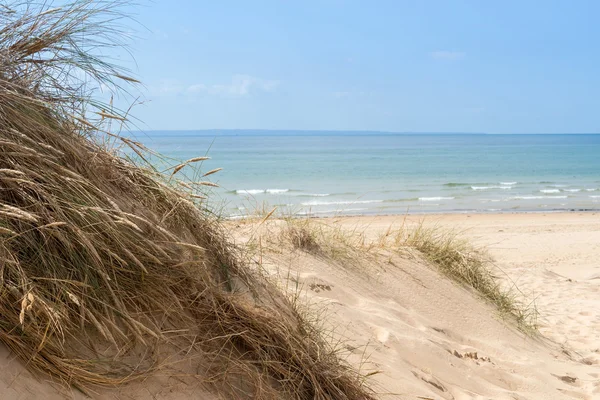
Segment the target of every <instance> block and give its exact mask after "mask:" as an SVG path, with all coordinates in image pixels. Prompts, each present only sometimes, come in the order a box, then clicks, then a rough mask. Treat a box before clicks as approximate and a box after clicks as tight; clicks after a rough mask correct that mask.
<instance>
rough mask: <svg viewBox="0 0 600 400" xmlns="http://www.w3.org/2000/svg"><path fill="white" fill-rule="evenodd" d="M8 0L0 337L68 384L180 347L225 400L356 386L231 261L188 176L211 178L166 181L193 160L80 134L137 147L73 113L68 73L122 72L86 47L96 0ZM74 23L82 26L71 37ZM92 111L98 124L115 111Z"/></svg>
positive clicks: (101, 18)
mask: <svg viewBox="0 0 600 400" xmlns="http://www.w3.org/2000/svg"><path fill="white" fill-rule="evenodd" d="M24 4H25V5H28V6H29V8H24V6H23V4H16V5H15V8H14V9H11V8H10V6H8V7H6V8H0V16H1V17H2V18H3V21H6V23H5V26H4V28H2V29H1V30H0V315H1V316H2V317H1V318H0V342H2V343H4V344H5V345H6V346H8V347H9V348H10V349H11V350H12V351H13V352H14V353H15V354H17V355H18V356H19V357H20V358H21V359H22V360H23V361H24V362H25V363H26V365H27V367H28V368H29V369H31V370H33V371H41V372H45V373H47V374H50V375H51V376H53V377H54V378H59V379H61V380H62V381H63V382H64V383H66V384H70V385H74V386H76V387H79V388H84V387H86V386H89V385H117V384H122V383H125V382H127V381H130V380H132V379H137V378H141V377H144V376H147V375H148V374H151V373H152V372H153V371H155V370H156V369H158V368H161V366H164V365H165V364H166V360H167V359H168V360H169V362H172V360H174V359H180V360H186V362H190V363H192V364H193V366H194V368H193V369H194V373H193V374H194V375H195V376H196V377H197V378H198V379H201V380H202V381H204V382H205V383H206V384H207V385H208V386H209V387H210V388H212V389H213V390H214V391H217V392H219V393H220V394H221V395H222V396H224V397H225V398H248V399H250V398H252V399H254V398H256V399H280V398H288V399H370V398H372V394H371V392H370V390H369V389H368V387H367V386H365V384H364V380H363V379H362V377H361V376H359V374H358V373H357V372H355V371H354V370H353V369H352V368H350V367H349V366H348V365H346V364H344V363H343V362H342V361H340V359H339V358H338V356H337V354H336V352H335V351H334V350H333V348H332V347H331V346H330V345H329V344H328V342H327V341H326V340H325V339H324V338H323V337H322V335H321V333H320V332H319V330H318V329H315V327H314V326H312V325H311V324H310V323H308V322H307V320H306V319H305V318H304V317H303V316H302V315H301V314H300V313H299V312H298V310H297V309H296V308H295V306H294V304H293V303H292V302H291V301H290V300H289V299H288V297H286V296H285V295H283V294H282V293H281V292H280V291H278V290H277V289H276V288H275V287H274V286H273V285H272V284H270V283H269V282H268V281H267V280H266V279H264V278H263V277H261V276H260V275H258V274H255V273H253V272H251V271H250V270H249V269H248V268H247V266H246V265H245V264H244V263H243V262H242V261H241V260H242V259H241V257H240V256H239V254H238V251H237V250H236V249H235V247H233V246H232V245H230V244H229V242H228V240H227V238H226V236H225V234H224V233H223V230H222V229H221V226H220V225H219V223H218V221H217V219H216V217H214V216H213V215H212V214H211V213H209V212H208V210H206V209H205V208H204V203H203V202H202V200H203V199H202V197H203V196H204V194H203V192H201V190H202V187H212V186H216V185H215V184H214V183H212V182H209V181H201V182H196V183H189V182H187V183H185V184H183V183H182V184H177V182H176V181H173V180H172V179H171V176H172V172H173V171H174V170H177V169H178V170H177V171H176V172H180V171H182V170H184V168H186V167H187V166H188V165H189V164H192V163H195V162H198V161H202V159H204V158H203V157H200V158H197V159H192V160H188V161H187V162H185V163H183V164H179V165H177V166H176V167H174V168H172V169H171V170H170V171H171V175H167V176H164V175H162V174H159V173H158V172H156V170H155V169H153V168H150V167H148V166H147V167H145V168H141V167H139V166H136V165H135V164H133V163H132V162H131V161H128V160H127V159H125V158H122V157H119V156H118V155H115V154H116V152H115V151H114V149H113V148H106V147H104V146H102V145H100V144H98V143H99V141H97V140H95V139H94V138H96V137H98V136H103V137H106V136H111V137H113V138H114V139H115V140H117V141H121V142H122V143H123V144H125V145H126V146H128V147H129V148H130V149H131V150H132V151H133V152H134V153H135V154H136V155H137V156H138V157H139V158H140V159H141V160H145V159H146V158H147V154H148V153H147V151H146V149H144V148H143V146H141V145H140V144H139V143H136V142H135V141H133V140H132V139H129V138H120V137H118V136H114V135H113V134H112V133H110V132H108V131H104V132H102V130H101V129H100V127H99V126H98V125H96V124H95V122H94V121H91V120H87V119H86V117H85V115H89V114H90V108H93V105H94V103H93V102H91V99H90V97H89V96H88V93H82V92H81V91H80V89H81V88H80V87H79V86H78V85H77V79H76V78H77V76H80V74H81V73H83V74H85V75H87V76H88V78H92V79H94V80H95V81H96V82H97V83H105V82H106V83H111V82H113V81H112V80H113V79H117V80H118V79H120V80H122V81H125V82H127V83H129V82H134V81H135V79H133V78H129V77H127V76H126V75H124V74H123V73H121V72H120V71H119V70H118V69H117V68H115V67H113V66H110V65H108V64H106V63H104V62H103V61H102V60H101V59H100V58H99V57H94V56H93V55H92V53H89V51H90V50H91V49H94V48H95V46H97V45H98V44H99V43H98V41H99V40H101V38H105V39H106V38H107V37H110V24H111V23H112V21H114V19H113V17H114V16H115V14H114V13H113V11H112V9H111V8H110V7H108V6H107V3H104V2H92V1H79V2H75V3H73V4H71V5H66V6H64V7H62V8H58V9H53V10H48V9H47V8H45V7H46V6H44V5H43V4H42V5H37V3H34V2H26V3H24ZM107 21H108V22H107ZM103 24H104V25H103ZM105 24H109V27H108V28H106V25H105ZM83 32H84V33H85V34H86V35H85V37H88V36H90V35H92V34H94V33H96V35H95V36H93V38H94V39H90V41H89V42H84V43H82V42H81V41H80V39H79V38H80V37H83V35H80V34H81V33H83ZM107 32H108V33H107ZM86 40H87V39H86ZM109 43H110V41H109ZM100 44H101V43H100ZM106 109H107V110H109V111H106V110H105V109H100V110H99V111H98V115H100V116H101V117H103V118H104V124H105V125H104V126H106V124H109V122H110V120H117V121H121V120H124V119H125V116H124V115H120V114H119V113H118V112H116V111H114V110H111V109H110V108H106ZM86 112H87V114H86ZM107 120H108V121H107ZM209 172H210V171H209ZM214 172H216V171H214ZM205 175H210V174H209V173H208V172H207V173H206V174H205Z"/></svg>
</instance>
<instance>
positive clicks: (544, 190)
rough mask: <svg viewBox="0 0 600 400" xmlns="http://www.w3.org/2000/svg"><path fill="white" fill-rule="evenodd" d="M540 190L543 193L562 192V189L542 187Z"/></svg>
mask: <svg viewBox="0 0 600 400" xmlns="http://www.w3.org/2000/svg"><path fill="white" fill-rule="evenodd" d="M540 192H542V193H560V190H558V189H542V190H540Z"/></svg>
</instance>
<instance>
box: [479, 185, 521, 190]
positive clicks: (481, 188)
mask: <svg viewBox="0 0 600 400" xmlns="http://www.w3.org/2000/svg"><path fill="white" fill-rule="evenodd" d="M471 189H473V190H488V189H512V186H471Z"/></svg>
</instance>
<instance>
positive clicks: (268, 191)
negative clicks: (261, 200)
mask: <svg viewBox="0 0 600 400" xmlns="http://www.w3.org/2000/svg"><path fill="white" fill-rule="evenodd" d="M289 191H290V189H238V190H236V191H235V194H241V195H248V194H250V195H252V194H262V193H266V194H281V193H287V192H289Z"/></svg>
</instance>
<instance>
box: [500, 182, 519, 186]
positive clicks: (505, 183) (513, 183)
mask: <svg viewBox="0 0 600 400" xmlns="http://www.w3.org/2000/svg"><path fill="white" fill-rule="evenodd" d="M499 183H500V184H501V185H509V186H510V185H516V184H517V182H499Z"/></svg>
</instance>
